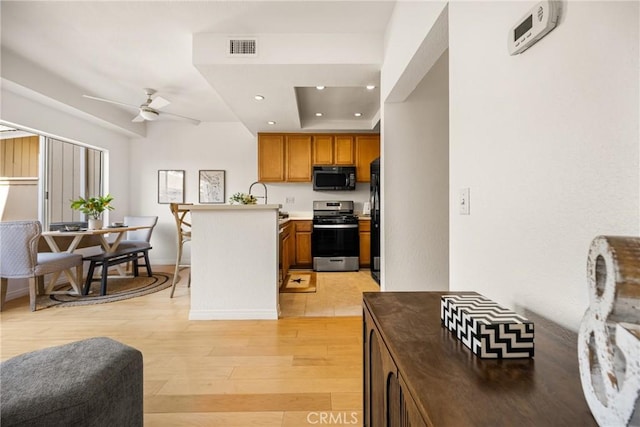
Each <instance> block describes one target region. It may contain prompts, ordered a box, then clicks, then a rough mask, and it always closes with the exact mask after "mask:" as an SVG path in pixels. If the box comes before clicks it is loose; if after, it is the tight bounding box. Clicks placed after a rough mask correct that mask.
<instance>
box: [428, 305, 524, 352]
mask: <svg viewBox="0 0 640 427" xmlns="http://www.w3.org/2000/svg"><path fill="white" fill-rule="evenodd" d="M440 319H441V320H442V323H443V325H444V326H445V327H446V328H447V329H449V330H450V331H452V332H454V333H455V334H456V337H457V338H458V339H459V340H460V341H462V343H463V344H464V345H466V346H467V347H469V349H471V351H472V352H473V353H474V354H476V355H477V356H480V357H482V358H486V359H513V358H525V357H533V350H534V348H533V335H534V333H533V332H534V331H533V322H531V321H529V320H527V319H525V318H524V317H522V316H519V315H517V314H516V313H514V312H513V311H511V310H507V309H506V308H503V307H501V306H499V305H498V304H497V303H495V302H493V301H491V300H490V299H488V298H486V297H484V296H482V295H443V296H442V298H441V304H440Z"/></svg>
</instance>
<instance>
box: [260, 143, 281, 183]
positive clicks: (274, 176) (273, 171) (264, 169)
mask: <svg viewBox="0 0 640 427" xmlns="http://www.w3.org/2000/svg"><path fill="white" fill-rule="evenodd" d="M258 180H259V181H261V182H282V181H284V135H276V134H259V135H258Z"/></svg>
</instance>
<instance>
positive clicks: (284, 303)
mask: <svg viewBox="0 0 640 427" xmlns="http://www.w3.org/2000/svg"><path fill="white" fill-rule="evenodd" d="M291 272H292V273H295V272H296V270H292V271H291ZM379 290H380V287H379V286H378V284H377V283H376V282H375V281H374V280H373V279H372V278H371V272H370V271H369V270H361V271H354V272H348V273H316V292H314V293H281V294H280V315H281V317H333V316H362V293H363V292H378V291H379Z"/></svg>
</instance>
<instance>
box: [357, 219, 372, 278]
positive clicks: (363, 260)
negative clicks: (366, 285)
mask: <svg viewBox="0 0 640 427" xmlns="http://www.w3.org/2000/svg"><path fill="white" fill-rule="evenodd" d="M358 229H359V231H360V267H361V268H362V267H369V266H370V264H371V221H370V220H368V219H361V220H359V221H358Z"/></svg>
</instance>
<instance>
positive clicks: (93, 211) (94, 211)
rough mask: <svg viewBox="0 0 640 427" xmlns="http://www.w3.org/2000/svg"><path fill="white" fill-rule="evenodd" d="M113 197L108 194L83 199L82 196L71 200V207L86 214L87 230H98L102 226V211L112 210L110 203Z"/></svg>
mask: <svg viewBox="0 0 640 427" xmlns="http://www.w3.org/2000/svg"><path fill="white" fill-rule="evenodd" d="M112 200H113V197H112V196H111V195H110V194H107V195H105V196H99V197H89V198H87V199H83V198H82V197H80V198H78V199H77V200H72V201H71V209H75V210H77V211H80V212H82V213H83V214H85V215H87V217H88V221H89V225H88V228H89V230H99V229H101V228H102V225H103V223H102V213H103V212H104V211H106V210H109V211H110V210H113V206H111V205H110V203H111V201H112Z"/></svg>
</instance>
